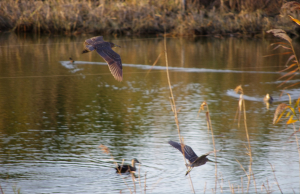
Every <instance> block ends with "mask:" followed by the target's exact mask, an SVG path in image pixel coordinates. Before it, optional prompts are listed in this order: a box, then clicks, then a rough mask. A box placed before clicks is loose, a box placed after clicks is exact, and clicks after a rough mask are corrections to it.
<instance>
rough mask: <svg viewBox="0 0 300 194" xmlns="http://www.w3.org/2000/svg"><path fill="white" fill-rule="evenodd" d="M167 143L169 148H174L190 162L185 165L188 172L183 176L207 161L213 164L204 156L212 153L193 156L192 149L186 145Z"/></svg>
mask: <svg viewBox="0 0 300 194" xmlns="http://www.w3.org/2000/svg"><path fill="white" fill-rule="evenodd" d="M168 143H169V144H170V145H171V146H173V147H174V148H176V149H178V150H179V151H180V152H181V153H182V154H183V155H184V157H185V158H186V159H187V160H188V161H189V162H190V164H186V166H187V167H188V170H187V171H186V173H185V176H186V175H188V174H189V172H191V170H192V169H193V168H194V167H197V166H202V165H204V164H205V163H206V162H207V161H209V162H214V161H211V160H209V159H208V158H206V156H208V155H209V154H211V153H213V152H214V151H211V152H208V153H206V154H204V155H202V156H200V157H198V156H197V155H196V154H195V152H194V151H193V149H192V148H191V147H190V146H188V145H181V144H180V143H177V142H174V141H169V142H168ZM218 151H219V150H216V152H218Z"/></svg>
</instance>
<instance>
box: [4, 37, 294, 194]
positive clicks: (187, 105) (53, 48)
mask: <svg viewBox="0 0 300 194" xmlns="http://www.w3.org/2000/svg"><path fill="white" fill-rule="evenodd" d="M89 37H91V36H82V37H71V38H70V37H61V36H50V37H48V36H47V37H46V36H45V37H33V36H29V35H20V36H17V35H14V34H1V35H0V42H1V44H0V68H1V71H0V115H1V116H0V163H1V165H0V185H1V188H2V190H3V192H4V193H5V194H7V193H15V192H16V191H17V190H18V189H20V191H21V193H120V192H122V193H130V191H131V192H134V191H136V192H137V193H143V192H144V190H145V189H146V193H192V189H191V186H190V181H189V177H188V176H184V175H185V171H186V167H185V163H184V160H183V157H182V155H181V153H180V152H179V151H178V150H176V149H174V148H172V147H171V146H170V145H169V144H168V143H167V142H168V141H169V140H173V141H179V138H178V133H177V127H176V123H175V120H174V115H173V112H172V108H171V105H170V92H169V87H168V81H167V74H166V69H165V57H164V55H162V56H161V57H160V58H159V59H158V62H157V64H156V66H154V67H152V64H153V63H154V62H155V60H156V59H157V57H158V56H159V55H160V53H162V52H163V50H164V49H163V48H164V47H163V38H159V37H158V38H110V37H104V38H105V39H106V40H110V41H112V42H114V43H115V44H117V45H120V46H121V47H122V48H116V49H115V51H116V52H118V53H119V54H120V55H121V57H122V62H123V82H117V81H116V80H115V79H114V78H113V76H112V75H111V73H110V71H109V69H108V67H107V65H106V63H104V61H103V59H102V58H101V57H100V56H99V55H98V54H97V53H96V52H92V53H88V54H84V55H82V54H81V51H82V50H83V42H84V40H85V39H87V38H89ZM272 42H275V40H262V39H235V38H228V39H213V38H168V39H167V49H168V60H169V66H170V68H169V72H170V80H171V84H172V89H173V93H174V97H175V101H176V106H177V108H178V109H180V111H179V113H178V119H179V125H180V129H181V135H182V136H183V137H184V141H185V143H186V144H187V145H189V146H191V147H192V148H193V149H194V151H195V152H196V153H197V154H198V155H202V154H204V153H207V152H209V151H211V150H213V145H212V136H211V132H210V131H208V129H207V124H206V118H205V113H204V112H201V113H200V114H199V117H197V112H198V110H199V107H200V105H201V104H202V102H204V101H206V102H207V103H208V106H209V110H210V116H211V120H212V127H213V130H214V135H215V138H214V139H215V144H216V149H222V151H221V152H219V153H217V161H218V163H217V175H218V183H217V193H220V192H221V191H223V192H225V193H230V192H231V191H232V188H234V191H235V192H237V193H241V192H242V189H243V191H244V192H246V190H247V175H246V174H245V172H244V171H243V169H242V168H241V165H242V166H243V167H244V168H245V170H246V171H247V172H248V165H249V156H248V155H247V148H246V146H247V138H246V134H245V128H244V127H243V126H244V125H243V120H242V121H241V126H240V127H239V126H238V121H237V119H236V117H237V116H236V111H237V108H238V98H239V95H238V94H235V93H234V91H233V90H234V88H235V87H236V86H238V85H240V84H241V85H242V87H243V89H244V93H245V96H244V98H245V102H246V109H247V127H248V131H249V136H250V141H251V147H252V155H253V165H252V169H253V172H254V178H255V183H256V185H254V182H253V179H251V184H250V192H255V189H257V191H258V192H259V193H261V192H263V193H265V192H267V191H266V190H268V191H273V192H274V193H279V192H280V191H279V189H278V186H277V185H276V180H275V178H274V173H273V172H272V168H271V165H272V166H273V168H274V170H275V176H276V178H277V181H278V183H279V186H280V188H281V190H282V191H283V192H284V193H291V192H293V191H295V192H296V193H298V192H300V190H299V155H298V152H297V145H296V142H295V138H294V136H292V137H291V138H290V136H291V135H292V133H293V128H292V127H291V126H285V125H284V124H282V123H281V124H277V125H273V124H272V119H273V114H274V111H275V109H276V107H277V105H278V104H279V103H281V102H286V103H288V97H287V96H286V95H285V96H283V97H282V98H280V99H279V95H280V93H281V90H280V88H278V87H277V86H278V85H279V84H280V83H281V82H280V81H278V80H277V79H278V78H279V77H280V76H281V75H282V74H280V73H278V71H279V70H282V69H283V68H284V64H285V62H286V59H287V58H286V57H284V56H273V57H263V56H264V55H267V54H270V53H271V50H270V49H269V45H270V43H272ZM69 57H72V58H73V59H74V60H75V64H71V63H70V62H69V60H68V59H69ZM296 81H298V80H296ZM287 92H289V93H290V94H291V96H292V98H293V99H297V98H298V96H299V90H297V89H291V90H287ZM266 93H270V94H271V95H272V96H273V98H274V99H275V100H276V102H275V103H273V104H272V105H271V106H270V108H269V110H267V109H266V106H265V104H264V103H263V100H262V99H263V97H264V96H265V95H266ZM100 145H105V146H107V147H108V148H109V151H110V153H104V152H103V150H101V149H100V148H99V146H100ZM112 158H114V160H113V159H112ZM132 158H137V159H138V160H139V161H140V162H141V163H142V164H141V165H140V166H139V169H140V170H139V171H138V172H136V174H135V176H136V178H135V179H136V180H135V181H133V179H132V177H131V176H130V175H128V174H123V175H119V174H117V173H115V170H114V167H115V164H114V161H116V162H119V163H120V162H122V160H123V159H124V160H125V162H126V163H129V162H130V160H131V159H132ZM209 158H210V159H211V160H216V159H215V158H214V155H213V154H212V155H210V156H209ZM270 164H271V165H270ZM190 174H191V179H192V181H193V186H194V189H195V192H196V193H202V192H204V191H206V192H207V193H211V192H212V189H215V164H213V163H207V164H206V165H204V166H201V167H197V168H194V169H193V170H192V172H191V173H190ZM145 185H146V186H145Z"/></svg>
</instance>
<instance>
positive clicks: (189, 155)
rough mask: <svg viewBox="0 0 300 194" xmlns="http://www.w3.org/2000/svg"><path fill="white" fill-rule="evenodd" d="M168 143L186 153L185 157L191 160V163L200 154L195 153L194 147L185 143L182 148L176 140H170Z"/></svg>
mask: <svg viewBox="0 0 300 194" xmlns="http://www.w3.org/2000/svg"><path fill="white" fill-rule="evenodd" d="M168 143H169V144H170V145H171V146H173V147H174V148H176V149H178V150H179V151H180V152H181V153H182V154H183V155H184V157H185V158H186V159H188V161H190V163H193V162H194V161H195V160H196V159H197V158H198V156H197V155H196V154H195V152H194V151H193V149H192V148H191V147H190V146H188V145H184V147H183V149H182V147H181V144H180V143H177V142H174V141H169V142H168ZM182 151H183V152H182Z"/></svg>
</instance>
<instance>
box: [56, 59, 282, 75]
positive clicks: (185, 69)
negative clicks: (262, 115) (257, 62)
mask: <svg viewBox="0 0 300 194" xmlns="http://www.w3.org/2000/svg"><path fill="white" fill-rule="evenodd" d="M60 63H61V64H62V66H64V67H65V68H67V69H76V68H77V66H76V65H79V64H80V65H84V64H88V65H107V63H104V62H87V61H76V62H75V63H74V65H73V64H72V63H70V61H60ZM122 65H123V66H124V67H135V68H139V69H146V70H148V69H154V70H165V69H166V66H152V65H143V64H127V63H123V64H122ZM169 70H170V71H180V72H193V73H194V72H200V73H264V74H279V72H271V71H238V70H230V69H206V68H189V67H169Z"/></svg>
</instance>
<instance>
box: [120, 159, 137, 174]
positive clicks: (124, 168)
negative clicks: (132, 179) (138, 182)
mask: <svg viewBox="0 0 300 194" xmlns="http://www.w3.org/2000/svg"><path fill="white" fill-rule="evenodd" d="M135 163H140V162H139V161H138V160H137V159H136V158H134V159H132V160H131V166H130V165H128V164H125V165H118V167H117V168H115V169H116V171H117V172H118V173H125V172H135V171H136V167H135ZM140 164H141V163H140Z"/></svg>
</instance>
